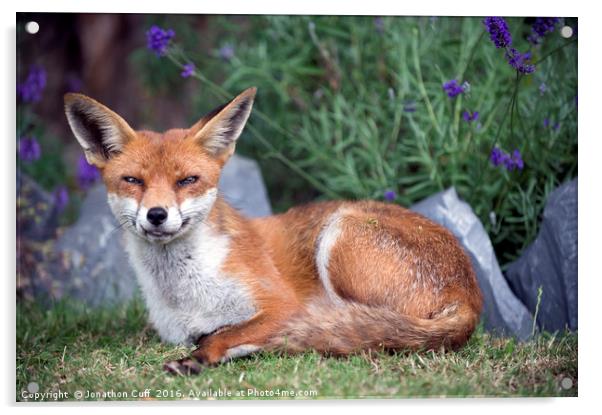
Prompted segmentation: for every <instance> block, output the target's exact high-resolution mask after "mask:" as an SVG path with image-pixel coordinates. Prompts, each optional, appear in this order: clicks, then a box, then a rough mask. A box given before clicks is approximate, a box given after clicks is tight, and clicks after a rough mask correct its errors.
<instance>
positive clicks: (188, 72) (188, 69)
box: [180, 63, 195, 78]
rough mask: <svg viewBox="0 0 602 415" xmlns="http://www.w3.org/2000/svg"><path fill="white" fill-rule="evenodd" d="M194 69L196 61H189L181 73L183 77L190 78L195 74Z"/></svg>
mask: <svg viewBox="0 0 602 415" xmlns="http://www.w3.org/2000/svg"><path fill="white" fill-rule="evenodd" d="M194 69H195V67H194V63H187V64H186V65H184V70H183V71H182V73H181V74H180V75H182V78H188V77H190V76H192V75H193V74H194Z"/></svg>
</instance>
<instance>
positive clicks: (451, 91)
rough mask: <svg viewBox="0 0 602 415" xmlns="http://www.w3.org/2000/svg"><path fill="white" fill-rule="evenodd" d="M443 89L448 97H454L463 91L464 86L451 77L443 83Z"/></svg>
mask: <svg viewBox="0 0 602 415" xmlns="http://www.w3.org/2000/svg"><path fill="white" fill-rule="evenodd" d="M443 90H444V91H445V92H446V93H447V96H448V97H450V98H455V97H457V96H458V95H460V94H461V93H462V92H464V88H463V87H462V86H461V85H460V83H459V82H458V81H457V80H456V79H452V80H450V81H447V82H445V83H444V84H443Z"/></svg>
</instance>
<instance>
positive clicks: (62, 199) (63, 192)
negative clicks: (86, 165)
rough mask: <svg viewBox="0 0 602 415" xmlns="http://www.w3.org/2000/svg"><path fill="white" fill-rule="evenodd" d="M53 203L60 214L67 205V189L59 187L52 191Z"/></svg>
mask: <svg viewBox="0 0 602 415" xmlns="http://www.w3.org/2000/svg"><path fill="white" fill-rule="evenodd" d="M54 203H55V206H56V208H57V210H58V211H59V212H62V211H63V210H64V209H65V208H66V207H67V204H69V192H68V191H67V187H65V186H60V187H58V188H57V189H56V190H55V191H54Z"/></svg>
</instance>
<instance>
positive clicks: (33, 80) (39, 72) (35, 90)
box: [17, 66, 46, 103]
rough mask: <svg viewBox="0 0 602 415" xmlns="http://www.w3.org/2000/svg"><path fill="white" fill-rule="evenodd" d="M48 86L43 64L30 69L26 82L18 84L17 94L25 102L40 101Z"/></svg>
mask: <svg viewBox="0 0 602 415" xmlns="http://www.w3.org/2000/svg"><path fill="white" fill-rule="evenodd" d="M44 88H46V70H45V69H44V68H42V67H41V66H32V67H31V68H30V69H29V73H28V74H27V78H26V79H25V82H23V83H21V84H19V85H17V95H18V96H19V97H20V98H21V100H22V101H23V102H26V103H27V102H38V101H39V100H40V99H42V92H43V91H44Z"/></svg>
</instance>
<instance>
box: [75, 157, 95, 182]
mask: <svg viewBox="0 0 602 415" xmlns="http://www.w3.org/2000/svg"><path fill="white" fill-rule="evenodd" d="M99 178H100V172H99V171H98V169H97V168H96V167H94V166H93V165H91V164H89V163H88V160H86V156H84V155H83V154H82V155H81V156H79V160H78V161H77V183H78V184H79V187H80V188H81V189H82V190H87V189H88V188H90V187H91V186H92V185H93V184H94V182H95V181H96V180H98V179H99Z"/></svg>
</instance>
